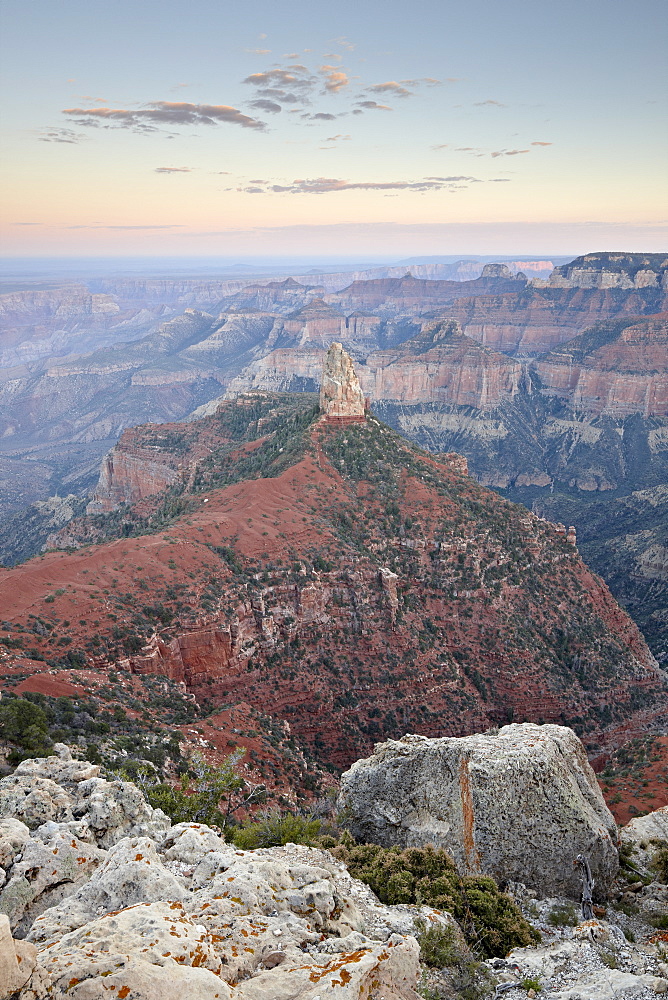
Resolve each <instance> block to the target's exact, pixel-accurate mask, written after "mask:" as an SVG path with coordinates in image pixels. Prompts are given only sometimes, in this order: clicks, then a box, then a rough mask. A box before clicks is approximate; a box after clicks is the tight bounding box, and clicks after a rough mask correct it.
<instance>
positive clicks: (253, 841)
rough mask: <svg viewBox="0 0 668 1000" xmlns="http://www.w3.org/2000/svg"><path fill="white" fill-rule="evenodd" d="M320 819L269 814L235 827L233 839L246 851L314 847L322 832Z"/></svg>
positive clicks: (284, 813) (279, 813)
mask: <svg viewBox="0 0 668 1000" xmlns="http://www.w3.org/2000/svg"><path fill="white" fill-rule="evenodd" d="M320 827H321V823H320V820H318V819H309V818H308V817H306V816H298V815H294V814H293V813H286V812H279V811H275V812H267V813H264V815H262V816H261V817H260V819H258V820H256V821H255V822H252V823H247V824H245V825H243V826H239V827H235V829H234V831H233V833H232V839H233V841H234V843H235V844H236V846H237V847H240V848H241V849H242V850H244V851H253V850H256V849H257V848H258V847H282V846H283V845H284V844H307V845H309V846H312V845H313V844H314V843H315V840H316V838H317V836H318V834H319V832H320Z"/></svg>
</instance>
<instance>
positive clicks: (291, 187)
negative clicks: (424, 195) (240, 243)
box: [240, 176, 479, 194]
mask: <svg viewBox="0 0 668 1000" xmlns="http://www.w3.org/2000/svg"><path fill="white" fill-rule="evenodd" d="M478 182H479V179H478V178H477V177H465V176H456V177H423V178H422V179H421V180H414V181H347V180H342V179H340V178H337V177H315V178H309V179H298V180H294V181H292V183H291V184H272V183H270V182H269V181H259V180H256V181H253V182H251V185H252V186H250V187H245V188H241V189H240V190H242V191H245V192H246V194H269V193H275V194H332V193H334V192H338V191H441V190H448V189H450V190H456V189H457V188H459V187H461V186H462V185H464V184H470V183H478ZM260 185H264V186H262V187H261V186H260Z"/></svg>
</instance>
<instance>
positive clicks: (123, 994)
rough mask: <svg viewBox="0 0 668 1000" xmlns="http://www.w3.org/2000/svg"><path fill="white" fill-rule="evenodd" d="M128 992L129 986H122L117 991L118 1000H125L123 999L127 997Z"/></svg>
mask: <svg viewBox="0 0 668 1000" xmlns="http://www.w3.org/2000/svg"><path fill="white" fill-rule="evenodd" d="M129 992H130V987H129V986H123V987H122V988H121V989H120V990H119V991H118V1000H125V998H126V996H127V995H128V993H129Z"/></svg>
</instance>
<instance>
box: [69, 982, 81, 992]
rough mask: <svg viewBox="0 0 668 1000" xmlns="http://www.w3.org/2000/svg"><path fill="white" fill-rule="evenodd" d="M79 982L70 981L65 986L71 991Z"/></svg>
mask: <svg viewBox="0 0 668 1000" xmlns="http://www.w3.org/2000/svg"><path fill="white" fill-rule="evenodd" d="M80 982H81V980H80V979H70V981H69V983H68V984H67V988H68V990H71V989H72V987H73V986H76V985H77V983H80Z"/></svg>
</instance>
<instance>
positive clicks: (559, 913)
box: [547, 903, 578, 927]
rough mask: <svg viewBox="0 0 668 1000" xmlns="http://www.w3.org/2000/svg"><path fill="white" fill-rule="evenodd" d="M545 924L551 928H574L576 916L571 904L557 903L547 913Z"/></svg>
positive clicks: (576, 920)
mask: <svg viewBox="0 0 668 1000" xmlns="http://www.w3.org/2000/svg"><path fill="white" fill-rule="evenodd" d="M547 922H548V924H551V925H552V926H553V927H575V926H576V924H577V922H578V915H577V913H576V912H575V907H574V906H573V905H572V904H571V903H559V904H558V905H557V906H555V907H553V908H552V909H551V910H550V912H549V913H548V915H547Z"/></svg>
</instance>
